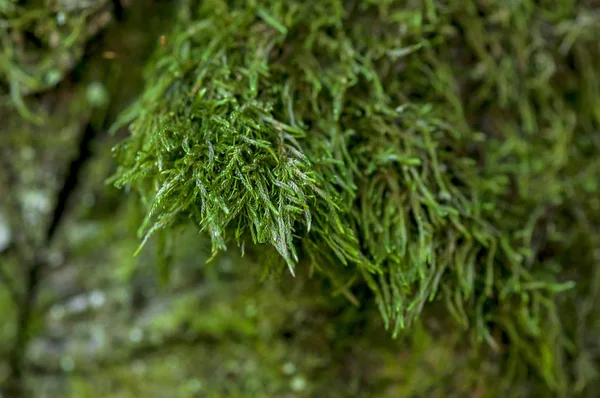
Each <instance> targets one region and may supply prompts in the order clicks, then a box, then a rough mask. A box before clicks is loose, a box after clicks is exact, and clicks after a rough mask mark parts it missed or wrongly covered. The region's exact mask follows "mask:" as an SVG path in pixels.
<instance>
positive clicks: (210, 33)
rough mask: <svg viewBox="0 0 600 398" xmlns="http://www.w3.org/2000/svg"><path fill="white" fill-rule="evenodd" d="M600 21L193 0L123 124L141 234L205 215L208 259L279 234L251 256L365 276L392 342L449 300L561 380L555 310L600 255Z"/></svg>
mask: <svg viewBox="0 0 600 398" xmlns="http://www.w3.org/2000/svg"><path fill="white" fill-rule="evenodd" d="M598 18H599V17H598V14H597V12H595V11H594V10H593V4H592V3H591V2H585V1H580V2H576V1H570V0H565V1H561V2H560V3H559V4H558V5H557V4H555V3H554V2H533V1H524V2H517V3H514V2H513V3H506V2H503V1H475V0H471V1H467V2H463V1H450V2H435V1H342V0H328V1H303V2H285V3H284V2H279V1H268V0H265V1H249V2H247V1H222V0H210V1H203V2H195V1H185V2H183V3H182V12H181V15H180V19H179V22H178V28H177V29H176V30H175V31H174V32H173V33H172V34H170V35H167V36H166V38H165V40H164V43H163V46H162V47H161V48H160V49H159V50H158V51H157V54H156V59H155V60H154V62H153V63H151V65H150V66H149V68H148V70H147V75H146V81H147V88H146V91H145V93H144V95H143V96H142V98H141V99H140V100H139V101H138V102H137V103H136V104H135V105H134V106H133V107H131V109H130V110H129V111H128V112H126V113H125V114H124V115H123V117H122V120H121V124H128V123H131V137H130V138H128V139H127V140H126V141H124V143H123V144H122V145H120V146H119V147H118V150H117V154H118V155H117V156H118V159H119V162H120V164H121V168H120V171H119V173H118V176H117V178H116V182H117V184H118V185H119V186H123V185H133V186H135V187H136V188H137V189H138V190H139V191H140V192H141V194H142V197H143V202H144V204H145V206H146V208H147V209H148V217H147V219H146V222H145V223H144V225H143V226H142V229H141V230H142V232H143V234H144V235H145V238H144V242H145V241H146V239H147V238H148V237H149V236H150V235H152V234H153V233H155V232H157V231H162V230H168V229H171V228H172V227H173V226H175V225H178V224H180V223H188V222H191V223H194V224H196V225H197V226H198V228H199V229H200V230H202V231H205V232H207V234H208V235H209V236H210V238H211V240H212V251H213V254H216V253H217V252H218V251H221V250H224V249H225V248H226V247H227V245H228V244H230V243H233V244H237V245H239V246H240V247H241V248H242V250H243V249H244V248H245V247H246V246H245V244H246V242H248V243H252V244H253V245H257V244H258V245H260V244H269V246H271V247H274V248H275V249H276V251H277V252H278V253H279V254H280V255H281V258H282V259H283V261H278V260H277V259H274V258H273V257H272V256H265V255H264V253H265V252H268V251H269V249H268V248H267V247H263V246H261V248H257V247H253V248H252V251H253V256H254V258H259V259H261V260H260V263H261V264H263V265H266V266H267V268H268V269H278V268H279V267H281V266H282V265H283V264H287V267H288V268H289V270H290V272H291V273H292V274H293V273H294V272H295V271H294V270H295V269H296V268H297V267H300V266H301V267H310V269H311V271H315V272H317V273H320V274H323V275H326V276H327V277H328V278H329V279H330V280H331V281H332V282H333V284H334V289H336V291H338V292H343V293H344V294H345V295H346V296H347V297H348V298H349V299H350V301H354V302H357V301H358V299H357V298H356V297H355V294H354V291H355V290H357V289H360V286H361V285H363V284H366V285H368V286H369V288H370V290H371V291H372V296H371V297H370V298H362V300H363V301H364V300H374V301H375V302H376V303H377V305H378V307H379V309H380V312H381V314H382V316H383V319H384V320H385V324H386V326H387V327H389V328H391V329H392V330H393V332H394V335H397V334H398V333H399V331H400V330H402V329H403V328H404V327H406V325H409V324H411V323H412V322H414V320H415V319H416V318H417V317H419V316H420V314H421V313H422V310H423V308H424V307H425V306H426V303H427V302H429V301H435V300H438V299H439V300H442V301H443V302H444V303H445V304H446V306H447V308H448V311H449V312H450V313H451V314H452V315H453V316H454V318H455V319H456V321H457V326H459V327H462V328H465V329H469V330H471V331H473V332H475V335H476V336H478V337H479V339H483V340H485V341H487V343H489V345H491V346H492V347H494V348H495V349H496V350H500V351H501V352H504V353H505V354H506V355H505V356H504V358H506V359H507V368H506V369H507V372H509V373H510V372H511V371H512V372H514V375H517V374H519V373H520V372H521V370H519V369H521V368H522V367H523V366H524V367H525V368H528V367H530V368H533V369H535V370H536V371H537V374H538V376H540V377H541V378H542V379H543V380H544V381H545V383H546V384H547V386H548V387H549V388H550V389H551V390H554V391H556V392H560V393H565V392H566V391H569V390H570V388H571V387H570V386H571V384H570V380H572V379H571V377H572V376H571V374H572V373H571V372H570V371H568V370H565V366H568V365H566V362H565V361H567V360H568V357H569V356H571V355H572V354H569V355H568V354H567V352H573V351H572V349H569V347H572V343H573V341H572V340H573V337H574V336H573V333H574V329H573V327H572V326H573V325H572V324H571V323H570V321H568V318H569V316H568V315H567V316H561V315H560V313H559V311H558V304H561V305H562V303H564V302H569V300H575V299H574V297H577V296H576V295H577V294H578V293H576V292H575V291H574V290H573V289H572V288H573V287H574V286H575V283H574V282H577V281H578V280H579V279H580V278H586V276H585V275H589V272H590V270H592V269H595V268H597V266H598V259H597V257H594V255H592V253H593V252H594V250H595V248H596V247H597V241H598V236H599V234H598V231H597V228H595V227H593V226H592V225H593V224H594V222H595V221H598V220H599V219H600V218H599V207H600V206H599V203H598V195H597V181H598V179H599V177H600V161H599V157H598V142H597V137H598V135H597V131H598V128H599V126H600V114H599V113H598V109H600V106H599V101H600V83H599V80H598V73H597V70H599V69H598V67H600V65H599V63H600V57H599V55H600V54H599V47H598V44H597V42H596V41H594V40H593V37H595V36H596V35H597V34H598V26H600V23H599V22H600V21H598ZM584 231H586V232H584ZM588 284H591V285H593V287H592V286H590V287H586V286H587V285H588ZM579 287H580V288H581V289H584V290H579V291H583V292H584V293H583V295H584V297H588V296H587V295H589V294H590V293H589V292H586V291H585V289H592V290H594V289H595V290H597V288H598V284H597V282H596V281H593V282H583V281H581V283H580V285H579ZM595 290H594V291H595ZM596 296H597V295H596V294H594V297H596ZM586 300H587V299H586ZM594 300H597V299H594ZM590 305H591V306H594V305H595V304H590ZM594 308H596V307H594ZM590 311H593V310H590ZM596 313H597V312H596ZM500 334H504V335H505V336H507V344H506V345H505V344H503V343H502V342H501V341H500V340H498V339H497V338H494V337H493V335H497V336H498V335H500ZM578 344H579V345H578V346H577V348H576V349H575V350H576V351H577V352H583V351H585V349H586V345H585V344H586V343H583V342H580V343H578ZM581 344H583V345H581ZM523 359H524V360H525V362H523V361H522V360H523ZM523 363H526V365H523ZM574 372H575V373H577V371H576V370H574ZM586 374H587V373H586ZM578 377H580V378H581V377H583V379H580V380H582V381H581V384H580V387H579V390H580V391H581V390H582V389H583V388H584V386H585V385H586V383H587V382H588V381H589V379H588V378H587V376H583V375H580V376H578Z"/></svg>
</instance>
